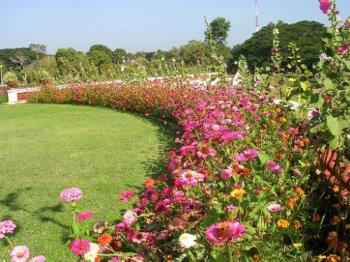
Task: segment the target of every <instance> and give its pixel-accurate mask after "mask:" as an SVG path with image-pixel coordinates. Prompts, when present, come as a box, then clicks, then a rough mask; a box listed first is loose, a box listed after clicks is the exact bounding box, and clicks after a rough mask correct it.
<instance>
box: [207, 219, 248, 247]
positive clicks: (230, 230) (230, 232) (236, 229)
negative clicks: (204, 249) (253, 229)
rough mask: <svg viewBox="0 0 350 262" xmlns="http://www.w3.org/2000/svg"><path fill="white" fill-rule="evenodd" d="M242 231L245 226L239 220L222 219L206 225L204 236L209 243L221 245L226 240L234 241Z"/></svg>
mask: <svg viewBox="0 0 350 262" xmlns="http://www.w3.org/2000/svg"><path fill="white" fill-rule="evenodd" d="M244 232H245V227H244V226H243V225H242V224H240V223H239V222H234V221H223V222H218V223H216V224H213V225H211V226H210V227H208V229H207V230H206V231H205V236H206V238H207V240H208V241H209V243H210V244H213V245H223V244H226V243H227V242H234V241H235V240H236V239H237V238H239V237H240V236H241V235H243V234H244Z"/></svg>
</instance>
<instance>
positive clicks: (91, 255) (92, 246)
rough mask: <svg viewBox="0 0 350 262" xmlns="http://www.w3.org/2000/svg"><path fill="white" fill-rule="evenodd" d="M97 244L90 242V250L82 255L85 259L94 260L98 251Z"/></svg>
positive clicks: (91, 261)
mask: <svg viewBox="0 0 350 262" xmlns="http://www.w3.org/2000/svg"><path fill="white" fill-rule="evenodd" d="M99 249H100V248H99V246H98V245H97V244H95V243H90V251H89V252H87V253H86V254H85V255H84V258H85V260H86V261H90V262H95V258H96V257H97V253H98V251H99Z"/></svg>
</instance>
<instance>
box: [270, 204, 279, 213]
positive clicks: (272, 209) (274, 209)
mask: <svg viewBox="0 0 350 262" xmlns="http://www.w3.org/2000/svg"><path fill="white" fill-rule="evenodd" d="M281 209H282V206H281V205H280V204H271V205H269V206H268V207H267V210H269V211H270V212H272V213H277V212H280V211H281Z"/></svg>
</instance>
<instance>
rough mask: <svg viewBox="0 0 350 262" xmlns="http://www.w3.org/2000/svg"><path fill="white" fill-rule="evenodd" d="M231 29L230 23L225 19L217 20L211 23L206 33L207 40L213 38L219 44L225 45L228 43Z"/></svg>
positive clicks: (219, 18)
mask: <svg viewBox="0 0 350 262" xmlns="http://www.w3.org/2000/svg"><path fill="white" fill-rule="evenodd" d="M230 28H231V23H230V21H228V20H226V19H225V18H224V17H218V18H215V19H214V20H213V21H211V22H210V23H209V25H208V28H207V31H206V32H205V38H206V40H209V37H212V39H213V40H214V41H215V42H216V43H217V44H221V45H223V44H225V43H226V39H227V37H228V32H229V31H230Z"/></svg>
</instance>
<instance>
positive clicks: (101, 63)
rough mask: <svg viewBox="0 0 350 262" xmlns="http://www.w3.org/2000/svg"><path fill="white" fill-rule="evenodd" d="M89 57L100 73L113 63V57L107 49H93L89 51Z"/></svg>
mask: <svg viewBox="0 0 350 262" xmlns="http://www.w3.org/2000/svg"><path fill="white" fill-rule="evenodd" d="M88 58H89V60H90V62H91V63H93V64H94V65H95V66H96V67H97V69H98V72H99V74H100V75H102V74H104V73H105V71H106V70H108V68H109V66H110V65H111V64H112V63H113V61H112V59H111V57H110V56H109V55H108V54H107V53H106V52H105V51H100V50H93V51H91V52H89V53H88Z"/></svg>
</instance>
